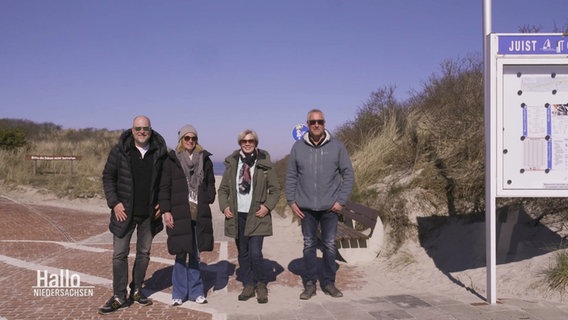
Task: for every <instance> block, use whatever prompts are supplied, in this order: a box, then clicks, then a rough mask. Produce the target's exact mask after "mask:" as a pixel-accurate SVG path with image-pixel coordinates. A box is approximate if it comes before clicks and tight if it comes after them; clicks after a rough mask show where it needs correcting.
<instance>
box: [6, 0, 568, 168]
mask: <svg viewBox="0 0 568 320" xmlns="http://www.w3.org/2000/svg"><path fill="white" fill-rule="evenodd" d="M482 3H483V2H482V0H478V1H475V0H392V1H386V0H383V1H379V0H375V1H371V0H348V1H347V0H346V1H343V0H329V1H323V0H313V1H312V0H274V1H270V0H256V1H244V0H243V1H237V0H226V1H214V0H199V1H194V0H183V1H182V0H163V1H158V0H153V1H147V0H0V110H1V112H0V118H16V119H27V120H31V121H34V122H52V123H55V124H58V125H62V126H63V127H64V128H107V129H124V128H128V127H129V126H130V125H131V123H132V119H133V117H134V116H136V115H138V114H145V115H148V116H149V117H150V118H151V120H152V125H153V127H154V129H155V130H157V131H158V132H160V133H161V134H162V135H163V136H164V137H165V138H166V140H167V142H168V145H169V146H170V147H173V146H174V145H175V143H176V139H177V130H178V129H179V128H180V127H181V126H182V125H184V124H186V123H191V124H193V125H194V126H195V127H196V128H197V130H198V132H199V137H200V142H201V144H202V145H203V146H204V147H205V148H206V149H208V150H209V151H210V152H212V153H213V154H214V156H213V159H214V160H217V161H220V160H222V159H223V158H224V157H225V156H227V155H228V154H229V153H230V152H231V151H232V150H234V149H237V148H238V145H237V143H236V137H237V134H238V133H239V132H240V131H241V130H243V129H246V128H251V129H254V130H256V131H257V132H258V134H259V136H260V147H261V148H264V149H267V150H268V151H270V152H271V153H272V156H273V160H278V159H281V158H282V157H284V156H285V155H286V154H287V153H288V151H289V149H290V147H291V145H292V143H293V139H292V128H293V127H294V125H296V124H298V123H303V122H304V121H305V118H306V113H307V111H308V110H309V109H312V108H320V109H322V110H323V111H324V112H325V113H326V118H327V120H328V121H327V127H328V129H330V130H333V129H335V128H337V127H338V126H340V125H342V124H344V123H345V122H347V121H350V120H353V119H354V116H355V113H356V111H357V109H358V108H359V107H360V106H361V105H363V103H364V102H365V101H366V100H367V99H368V98H369V95H370V94H371V92H373V91H375V90H377V89H379V88H384V87H386V86H390V85H394V86H396V88H397V91H396V92H397V97H398V98H399V100H404V99H406V98H407V97H408V94H409V92H410V91H411V90H415V91H420V90H421V88H422V85H423V83H425V82H427V80H428V78H429V77H430V76H431V75H432V74H435V73H437V72H439V71H440V67H439V66H440V63H441V62H442V61H444V60H446V59H455V58H460V57H465V56H467V55H469V54H479V55H481V53H482V34H483V30H482ZM566 3H567V2H566V0H538V1H537V0H534V1H528V0H494V1H493V6H492V9H493V10H492V12H493V19H492V21H493V32H496V33H511V32H517V31H518V28H519V27H520V26H522V25H527V24H528V25H535V26H541V27H542V31H543V32H551V31H552V30H553V27H554V26H555V25H556V26H558V27H559V28H561V29H562V28H563V26H565V25H566V23H567V22H568V14H567V10H566V9H567V5H566Z"/></svg>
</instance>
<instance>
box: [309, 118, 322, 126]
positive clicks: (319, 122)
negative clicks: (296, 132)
mask: <svg viewBox="0 0 568 320" xmlns="http://www.w3.org/2000/svg"><path fill="white" fill-rule="evenodd" d="M316 123H317V124H319V125H320V126H321V125H323V124H324V123H325V120H323V119H321V120H308V124H309V125H310V126H313V125H315V124H316Z"/></svg>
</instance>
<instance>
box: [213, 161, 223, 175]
mask: <svg viewBox="0 0 568 320" xmlns="http://www.w3.org/2000/svg"><path fill="white" fill-rule="evenodd" d="M213 173H214V174H215V175H216V176H222V175H223V173H225V163H223V162H222V161H221V162H217V161H213Z"/></svg>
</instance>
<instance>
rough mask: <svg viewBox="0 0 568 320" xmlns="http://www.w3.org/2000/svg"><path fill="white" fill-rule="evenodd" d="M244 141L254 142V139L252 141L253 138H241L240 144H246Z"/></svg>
mask: <svg viewBox="0 0 568 320" xmlns="http://www.w3.org/2000/svg"><path fill="white" fill-rule="evenodd" d="M246 143H250V144H254V143H255V141H254V139H243V140H241V144H246Z"/></svg>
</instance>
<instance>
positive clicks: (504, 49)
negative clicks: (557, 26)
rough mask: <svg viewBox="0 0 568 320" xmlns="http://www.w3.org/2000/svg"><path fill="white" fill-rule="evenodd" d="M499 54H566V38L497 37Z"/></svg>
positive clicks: (544, 36) (549, 36)
mask: <svg viewBox="0 0 568 320" xmlns="http://www.w3.org/2000/svg"><path fill="white" fill-rule="evenodd" d="M498 38H499V52H498V53H499V54H515V55H519V54H568V37H564V36H562V35H546V34H542V35H534V34H532V35H514V36H512V35H511V36H498Z"/></svg>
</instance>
